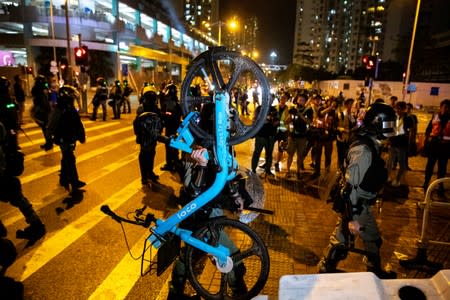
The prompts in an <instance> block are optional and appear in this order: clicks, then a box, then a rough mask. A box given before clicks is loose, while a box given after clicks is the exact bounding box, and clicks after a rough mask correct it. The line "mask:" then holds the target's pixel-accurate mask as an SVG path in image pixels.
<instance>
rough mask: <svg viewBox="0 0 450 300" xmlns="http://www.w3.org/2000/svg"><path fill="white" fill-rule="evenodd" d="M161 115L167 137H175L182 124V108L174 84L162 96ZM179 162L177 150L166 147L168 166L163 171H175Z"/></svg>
mask: <svg viewBox="0 0 450 300" xmlns="http://www.w3.org/2000/svg"><path fill="white" fill-rule="evenodd" d="M160 101H161V115H162V120H163V124H164V128H165V135H166V136H169V137H170V136H172V135H175V134H176V132H177V130H178V127H179V126H180V124H181V116H182V112H181V106H180V104H179V102H178V96H177V87H176V86H175V85H174V84H173V83H172V84H169V85H167V86H166V88H165V93H164V94H162V95H161V99H160ZM178 162H179V152H178V150H177V149H174V148H172V147H170V145H166V164H165V165H164V166H163V167H161V170H163V171H175V168H176V166H177V164H178Z"/></svg>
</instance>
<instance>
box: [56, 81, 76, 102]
mask: <svg viewBox="0 0 450 300" xmlns="http://www.w3.org/2000/svg"><path fill="white" fill-rule="evenodd" d="M77 95H78V92H77V90H76V89H75V88H74V87H73V86H71V85H63V86H62V87H60V88H59V90H58V102H60V103H61V104H63V103H66V104H67V103H69V104H70V103H73V101H74V100H75V98H76V97H77Z"/></svg>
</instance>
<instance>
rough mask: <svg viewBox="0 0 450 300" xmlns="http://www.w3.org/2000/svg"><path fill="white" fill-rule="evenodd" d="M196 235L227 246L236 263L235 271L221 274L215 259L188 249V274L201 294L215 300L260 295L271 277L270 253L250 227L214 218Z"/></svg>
mask: <svg viewBox="0 0 450 300" xmlns="http://www.w3.org/2000/svg"><path fill="white" fill-rule="evenodd" d="M193 235H194V236H195V237H196V238H198V239H201V240H203V241H205V242H207V243H208V244H211V245H217V244H218V243H219V241H220V244H222V245H226V244H228V245H227V247H228V248H229V249H230V251H231V252H232V254H231V258H232V260H233V263H234V265H233V270H232V271H230V272H229V273H221V272H220V271H219V270H218V269H217V268H216V265H215V261H214V258H213V257H212V256H210V255H209V254H207V253H205V252H203V251H202V250H199V249H197V248H194V247H192V246H188V247H187V251H186V267H187V275H188V279H189V282H190V283H191V286H192V287H193V288H194V289H195V290H196V292H197V293H198V295H200V296H201V297H203V298H205V299H213V300H219V299H221V300H231V299H235V300H244V299H251V298H253V297H255V296H257V295H258V294H259V293H260V292H261V290H262V289H263V288H264V285H265V284H266V282H267V278H268V276H269V270H270V260H269V254H268V251H267V247H266V245H265V244H264V241H263V240H262V239H261V237H260V236H259V235H258V234H257V233H256V232H255V231H253V230H252V229H251V228H250V227H249V226H248V225H246V224H244V223H241V222H239V221H237V220H232V219H228V218H217V219H211V220H210V221H208V222H206V223H205V224H204V225H202V226H201V227H200V228H199V229H198V230H197V231H196V232H195V233H194V234H193ZM230 241H231V243H232V244H231V243H230ZM233 245H234V246H233Z"/></svg>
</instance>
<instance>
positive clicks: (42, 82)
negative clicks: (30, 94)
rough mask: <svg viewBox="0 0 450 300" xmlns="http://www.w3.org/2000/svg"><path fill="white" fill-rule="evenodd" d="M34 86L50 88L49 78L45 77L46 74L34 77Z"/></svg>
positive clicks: (44, 88)
mask: <svg viewBox="0 0 450 300" xmlns="http://www.w3.org/2000/svg"><path fill="white" fill-rule="evenodd" d="M34 86H36V87H37V88H40V89H43V90H47V89H48V82H47V78H45V76H44V75H38V76H36V78H35V79H34Z"/></svg>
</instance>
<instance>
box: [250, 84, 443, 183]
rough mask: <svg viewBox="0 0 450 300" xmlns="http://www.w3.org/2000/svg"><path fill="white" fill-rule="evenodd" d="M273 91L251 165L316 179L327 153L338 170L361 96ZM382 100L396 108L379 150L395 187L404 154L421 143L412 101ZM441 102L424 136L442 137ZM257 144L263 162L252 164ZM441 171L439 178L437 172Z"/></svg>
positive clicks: (356, 123) (327, 164) (361, 110)
mask: <svg viewBox="0 0 450 300" xmlns="http://www.w3.org/2000/svg"><path fill="white" fill-rule="evenodd" d="M274 97H276V98H277V99H278V103H277V104H276V105H273V106H272V107H271V111H270V113H269V114H268V116H267V118H266V122H265V124H264V126H263V127H262V128H261V130H260V131H259V132H258V133H257V134H256V136H255V148H254V152H253V157H252V165H251V168H252V170H253V171H254V172H256V170H257V168H258V167H259V168H262V169H264V171H265V173H266V174H267V175H268V176H275V175H276V174H274V173H273V172H272V167H274V170H275V172H276V173H278V172H280V170H281V169H284V170H285V171H287V173H286V175H285V176H286V177H287V178H289V179H292V178H293V177H296V178H297V179H299V180H304V179H310V178H312V179H316V178H318V177H320V176H321V174H324V173H329V172H330V169H331V162H332V155H333V153H336V155H337V159H336V161H337V169H338V170H343V166H344V163H345V160H346V154H347V152H348V147H349V145H350V141H351V136H352V132H353V131H355V130H356V129H357V128H358V127H360V125H361V124H362V120H363V119H364V115H365V111H366V109H367V107H366V106H365V103H364V101H361V98H358V99H353V98H344V97H343V96H342V93H341V94H340V95H339V96H338V97H332V96H331V97H323V96H321V95H320V94H319V93H312V94H308V93H305V92H304V91H301V90H296V91H294V92H293V93H292V95H291V94H290V93H289V92H287V91H284V90H281V91H280V92H279V93H278V95H274ZM386 102H389V103H386V104H387V105H389V106H391V107H392V108H393V109H394V111H395V113H396V120H395V133H396V134H395V135H394V136H392V137H389V138H388V139H387V143H385V146H384V147H383V149H382V150H383V152H384V153H385V154H384V156H385V157H387V168H388V171H389V175H390V177H389V179H388V182H389V183H390V184H391V185H392V186H394V187H398V186H400V185H401V184H402V182H403V178H404V176H405V172H406V171H408V170H411V169H410V168H409V165H408V157H411V156H415V155H418V154H420V153H419V151H420V150H422V147H423V145H418V144H417V143H418V136H417V126H418V118H417V116H416V115H415V114H414V112H413V106H412V104H410V103H406V102H404V101H398V98H397V97H396V96H391V97H390V98H389V99H388V101H386ZM447 102H448V100H444V101H443V102H442V104H441V111H440V113H439V114H437V115H435V116H434V117H433V120H434V123H433V120H432V121H430V124H429V125H428V129H427V131H426V133H425V141H431V140H433V139H432V138H431V137H432V136H433V135H438V134H440V135H441V136H443V137H441V138H439V141H440V142H441V143H447V142H446V139H447V138H446V134H448V133H447V132H446V130H445V128H446V126H447V125H446V118H447V116H448V112H446V111H445V107H448V103H447ZM374 103H385V101H384V100H383V99H381V98H378V99H375V101H374ZM438 116H442V117H438ZM253 118H258V108H256V109H255V111H254V114H253ZM441 118H442V119H443V120H444V123H443V122H440V123H439V125H438V121H439V120H440V119H441ZM433 124H434V125H433ZM433 126H434V127H437V126H440V127H439V128H443V130H441V131H439V129H436V128H434V130H432V129H433ZM438 132H439V133H438ZM276 144H278V146H277V147H275V146H276ZM427 144H428V143H427ZM335 147H336V151H335ZM263 148H264V149H265V163H263V164H262V165H259V166H258V161H259V158H260V155H261V153H262V149H263ZM418 148H420V149H418ZM428 148H429V147H427V150H428ZM284 152H286V153H287V162H286V164H285V165H284V166H283V167H282V166H281V165H280V164H281V161H282V159H283V155H284ZM421 153H423V152H421ZM308 155H310V157H311V159H310V163H309V166H310V167H311V169H312V171H313V172H312V174H308V173H309V172H304V171H305V160H306V158H307V157H308ZM322 155H323V156H324V159H323V160H322ZM294 156H296V162H297V167H296V169H293V168H292V162H293V161H294ZM444 156H445V155H444ZM443 160H444V159H441V165H443V164H444V162H443ZM272 162H273V163H272ZM322 163H323V164H324V166H322ZM431 163H432V160H431ZM397 167H398V170H397ZM429 169H431V167H429ZM441 169H443V166H441ZM430 172H431V171H430ZM430 172H429V174H430ZM442 172H444V171H442ZM442 172H441V174H439V176H438V177H439V178H440V177H442V176H443V174H442ZM280 174H281V173H280ZM431 174H432V172H431ZM444 175H445V172H444ZM307 176H308V178H307ZM429 176H431V175H429ZM429 181H430V178H428V177H426V178H425V181H424V188H426V187H427V186H428V184H429Z"/></svg>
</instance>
